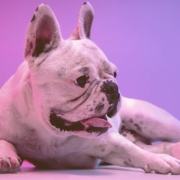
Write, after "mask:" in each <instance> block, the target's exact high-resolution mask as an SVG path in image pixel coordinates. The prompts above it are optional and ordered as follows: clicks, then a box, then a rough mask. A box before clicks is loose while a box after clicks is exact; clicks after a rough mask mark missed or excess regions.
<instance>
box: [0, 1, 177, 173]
mask: <svg viewBox="0 0 180 180" xmlns="http://www.w3.org/2000/svg"><path fill="white" fill-rule="evenodd" d="M44 17H46V18H44ZM92 20H93V9H92V6H91V5H90V4H89V3H85V4H83V5H82V7H81V10H80V14H79V20H78V25H77V27H76V28H75V30H74V32H73V33H72V35H71V37H70V38H69V39H68V40H64V39H63V37H62V35H61V33H60V27H59V24H58V22H57V20H56V18H55V16H54V14H53V12H52V11H51V9H50V8H49V7H48V6H47V5H45V4H41V5H40V6H39V7H38V10H37V11H36V12H35V14H34V18H33V19H32V22H30V24H29V26H28V30H27V36H26V47H25V59H26V61H25V62H23V63H22V64H21V65H20V66H19V68H18V70H17V72H16V73H15V75H13V76H12V77H11V78H10V79H9V80H8V81H7V82H6V83H5V85H4V86H3V87H2V89H1V90H0V102H1V103H0V128H1V129H0V139H1V140H0V159H1V161H0V172H15V171H17V169H18V168H19V167H20V164H21V160H20V158H21V159H22V160H23V159H26V160H29V161H31V162H32V163H34V164H35V165H38V166H40V167H43V166H45V167H48V168H93V167H95V165H96V163H97V159H101V160H103V161H106V162H108V163H112V164H115V165H120V166H132V167H137V168H142V169H144V170H145V171H146V172H151V171H153V170H154V171H156V172H159V173H164V174H166V173H170V172H171V173H173V174H180V165H179V164H180V161H179V160H177V159H175V158H174V157H172V156H169V155H165V154H164V153H167V154H170V153H168V152H167V151H165V150H164V153H163V154H158V153H157V154H155V153H153V152H148V151H151V150H148V148H147V149H146V150H143V149H141V148H140V147H138V146H141V145H138V144H137V145H135V144H133V143H132V142H130V141H129V140H130V139H129V140H128V139H127V138H125V137H123V136H122V135H121V134H119V130H120V129H119V128H120V123H121V120H120V116H121V118H122V120H123V124H125V126H126V128H129V129H132V130H134V131H137V133H139V134H140V135H141V136H142V137H143V138H147V139H150V140H158V139H160V140H163V138H166V137H168V136H169V139H168V140H172V141H179V140H180V138H178V137H179V136H178V137H176V136H175V133H173V132H172V133H169V132H166V130H168V129H169V127H171V128H172V129H173V131H174V132H176V133H179V132H180V125H179V122H178V121H177V120H176V119H175V118H173V117H172V116H170V115H169V114H167V113H165V112H164V111H163V110H160V109H158V108H157V107H155V106H153V105H149V104H148V103H146V102H140V101H137V100H131V99H127V98H125V97H121V99H122V108H121V111H120V114H121V115H119V114H118V113H117V114H116V115H115V116H114V117H113V118H108V121H109V122H110V124H111V125H112V128H110V129H109V130H108V132H106V133H103V134H101V135H100V136H97V134H95V133H87V132H85V131H79V132H69V131H66V132H61V131H59V130H58V129H57V128H55V127H54V126H52V125H51V124H50V120H49V116H50V113H51V109H52V108H53V109H55V110H56V111H57V114H58V115H59V116H61V117H62V118H63V119H66V120H68V121H69V123H72V122H78V121H80V120H84V119H88V118H92V117H100V116H102V115H104V114H106V113H107V111H108V108H109V107H110V106H112V104H109V103H108V99H107V97H106V95H105V93H102V91H101V87H102V85H103V83H104V82H106V81H107V79H108V80H110V81H111V82H113V83H116V79H115V78H114V76H113V74H114V72H116V71H117V68H116V66H115V65H114V64H112V63H111V62H109V61H108V59H107V57H106V56H105V55H104V53H103V52H102V51H101V50H100V48H99V47H98V46H97V45H96V44H94V43H93V42H92V41H91V40H90V39H88V38H89V37H90V28H91V24H92ZM37 40H38V41H37ZM83 67H88V75H89V79H88V82H87V83H86V85H85V87H84V88H81V87H79V86H78V84H77V78H78V77H80V76H81V75H82V72H81V71H80V68H83ZM85 73H86V72H85ZM102 99H104V102H103V104H104V108H103V109H102V111H101V112H94V111H90V108H92V109H93V108H95V107H97V105H98V103H99V102H100V101H101V100H102ZM120 103H121V102H120ZM120 103H119V104H120ZM145 105H146V107H145ZM153 113H156V114H153ZM137 115H140V116H143V118H141V119H140V120H141V121H143V123H144V124H146V128H149V129H151V128H152V127H153V130H151V131H150V130H148V131H147V132H145V131H144V130H143V131H142V132H138V130H137V129H136V128H137V126H136V125H132V124H130V123H129V119H132V120H133V121H134V122H135V123H138V122H139V121H140V120H139V118H137ZM163 120H165V121H163ZM170 120H173V121H171V122H170ZM146 121H147V122H146ZM67 123H68V122H67ZM156 123H159V124H158V125H159V126H160V125H162V126H163V128H164V130H163V131H161V132H165V133H164V134H161V133H159V132H160V129H159V128H158V127H157V128H156V127H155V125H154V124H156ZM142 128H143V126H142V127H141V129H142ZM152 131H154V132H157V133H156V134H153V135H152V134H151V132H152ZM161 135H162V136H161ZM132 141H133V140H132ZM144 145H145V144H144ZM145 146H146V145H145ZM177 147H179V146H176V148H177ZM149 149H150V148H149ZM156 149H157V148H156ZM171 155H172V154H171ZM18 156H19V157H18Z"/></svg>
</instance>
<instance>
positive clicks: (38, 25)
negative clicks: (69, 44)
mask: <svg viewBox="0 0 180 180" xmlns="http://www.w3.org/2000/svg"><path fill="white" fill-rule="evenodd" d="M61 40H62V37H61V33H60V28H59V24H58V21H57V19H56V17H55V15H54V13H53V12H52V10H51V9H50V7H49V6H48V5H46V4H41V5H39V6H38V7H37V8H36V11H35V12H34V15H33V17H32V20H31V22H30V23H29V26H28V29H27V34H26V45H25V52H24V56H25V59H26V60H27V61H31V62H33V61H34V60H35V59H36V58H37V57H39V56H40V55H42V54H43V53H47V52H49V51H53V50H54V49H55V48H57V47H58V45H59V44H60V43H61Z"/></svg>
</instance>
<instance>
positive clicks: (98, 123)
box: [81, 118, 112, 128]
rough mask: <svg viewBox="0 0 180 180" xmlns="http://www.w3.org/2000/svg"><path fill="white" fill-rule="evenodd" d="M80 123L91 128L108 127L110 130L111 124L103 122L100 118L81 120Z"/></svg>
mask: <svg viewBox="0 0 180 180" xmlns="http://www.w3.org/2000/svg"><path fill="white" fill-rule="evenodd" d="M81 123H82V124H83V125H84V126H87V125H88V126H92V127H108V128H111V127H112V126H111V124H110V123H109V122H107V121H105V120H104V119H101V118H92V119H88V120H83V121H81Z"/></svg>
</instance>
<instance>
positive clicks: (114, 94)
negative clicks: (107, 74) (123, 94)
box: [101, 80, 120, 117]
mask: <svg viewBox="0 0 180 180" xmlns="http://www.w3.org/2000/svg"><path fill="white" fill-rule="evenodd" d="M101 92H103V93H105V95H106V97H107V100H108V102H109V104H111V106H110V107H109V109H108V112H107V115H108V117H112V116H114V115H115V114H116V113H117V106H118V103H119V101H120V93H119V90H118V86H117V84H116V83H114V82H113V81H111V80H106V81H104V82H103V85H102V86H101Z"/></svg>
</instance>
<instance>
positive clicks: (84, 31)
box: [69, 2, 94, 40]
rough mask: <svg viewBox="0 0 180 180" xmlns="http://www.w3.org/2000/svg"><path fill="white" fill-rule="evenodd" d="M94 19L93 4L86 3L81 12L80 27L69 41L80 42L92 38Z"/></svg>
mask: <svg viewBox="0 0 180 180" xmlns="http://www.w3.org/2000/svg"><path fill="white" fill-rule="evenodd" d="M93 18H94V10H93V8H92V6H91V4H90V3H89V2H84V3H83V5H82V6H81V9H80V12H79V18H78V25H77V26H76V28H75V30H74V32H73V33H72V35H71V36H70V38H69V39H72V40H78V39H83V38H90V34H91V26H92V22H93Z"/></svg>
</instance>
